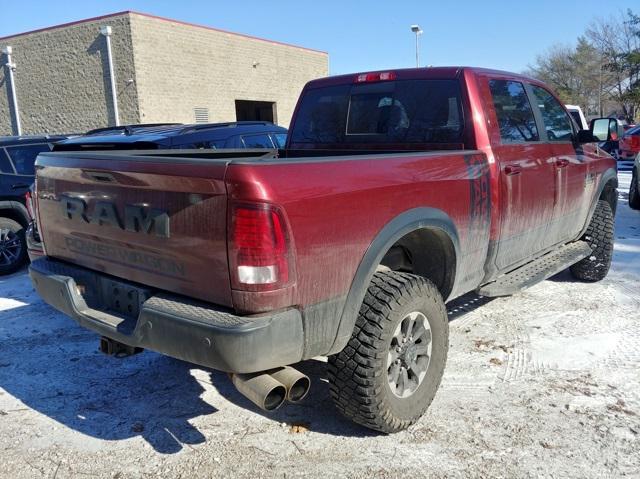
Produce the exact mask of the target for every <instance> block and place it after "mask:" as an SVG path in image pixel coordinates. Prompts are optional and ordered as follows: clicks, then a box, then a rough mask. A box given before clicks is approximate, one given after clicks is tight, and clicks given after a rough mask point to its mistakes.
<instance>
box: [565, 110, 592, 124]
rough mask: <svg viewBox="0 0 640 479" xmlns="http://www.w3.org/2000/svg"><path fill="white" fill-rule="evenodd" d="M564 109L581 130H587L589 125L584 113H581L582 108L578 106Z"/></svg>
mask: <svg viewBox="0 0 640 479" xmlns="http://www.w3.org/2000/svg"><path fill="white" fill-rule="evenodd" d="M565 107H566V108H567V111H568V112H569V113H570V114H571V116H572V117H573V119H574V120H575V122H576V124H577V125H578V126H579V127H580V129H581V130H588V129H589V124H588V123H587V119H586V118H585V116H584V113H582V108H580V107H579V106H578V105H565Z"/></svg>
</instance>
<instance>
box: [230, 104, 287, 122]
mask: <svg viewBox="0 0 640 479" xmlns="http://www.w3.org/2000/svg"><path fill="white" fill-rule="evenodd" d="M236 120H237V121H270V122H271V123H277V121H278V115H277V113H276V104H275V102H271V101H249V100H236Z"/></svg>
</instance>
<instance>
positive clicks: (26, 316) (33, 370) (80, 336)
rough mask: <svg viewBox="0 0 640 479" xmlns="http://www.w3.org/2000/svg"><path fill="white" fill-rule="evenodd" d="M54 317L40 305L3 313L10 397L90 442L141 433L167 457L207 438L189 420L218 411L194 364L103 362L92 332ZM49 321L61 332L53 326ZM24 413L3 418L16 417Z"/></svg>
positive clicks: (15, 410) (4, 375) (159, 359)
mask: <svg viewBox="0 0 640 479" xmlns="http://www.w3.org/2000/svg"><path fill="white" fill-rule="evenodd" d="M55 316H60V315H59V314H58V313H56V312H55V311H53V310H51V308H49V307H48V306H47V305H45V304H44V303H41V302H39V301H38V302H36V303H34V304H31V305H28V306H22V307H18V308H15V309H10V310H5V311H0V325H1V329H0V387H1V388H3V389H4V390H5V391H6V392H7V393H8V394H10V395H11V396H13V397H15V398H16V399H18V400H19V401H20V402H22V403H24V405H25V406H26V407H28V408H30V409H33V410H35V411H37V412H39V413H41V414H44V415H46V416H48V417H50V418H51V419H53V420H55V421H57V422H58V423H60V424H62V425H63V426H65V427H68V428H70V429H73V430H75V431H78V432H80V433H83V434H86V435H87V436H90V437H92V438H97V439H102V440H107V441H118V440H122V439H128V438H131V437H135V436H141V437H142V438H144V439H145V440H146V441H147V442H148V443H149V444H150V445H151V446H152V447H153V448H154V449H155V450H156V451H158V452H160V453H164V454H171V453H176V452H178V451H180V450H181V449H182V448H183V447H184V446H185V445H192V444H199V443H203V442H205V441H206V438H205V436H204V435H203V434H202V433H201V432H200V431H198V430H197V429H196V428H195V427H193V426H192V425H191V424H190V423H189V420H190V419H192V418H195V417H197V416H201V415H208V414H212V413H214V412H216V411H217V409H216V408H215V407H213V406H212V405H210V404H208V403H207V402H205V401H203V400H202V399H201V398H200V395H201V394H202V392H203V391H204V388H203V387H202V386H201V385H200V383H198V382H197V381H196V379H195V378H194V377H192V376H191V374H190V373H189V370H190V369H191V365H189V364H187V363H184V362H181V361H177V360H174V359H171V358H167V357H164V356H160V355H158V354H153V353H148V354H141V355H138V356H135V357H132V358H128V359H126V360H116V359H113V358H109V357H106V356H104V355H102V354H101V353H99V352H98V351H97V337H96V336H95V335H94V334H92V333H90V332H88V331H85V330H83V329H81V328H80V327H79V326H77V325H76V324H75V323H73V322H72V321H71V320H69V319H68V318H63V319H64V320H65V321H67V322H69V323H70V324H66V325H64V324H63V322H62V321H61V320H57V318H55ZM49 317H52V318H49ZM48 319H52V320H53V323H54V324H55V325H56V326H61V327H58V328H57V329H48V327H47V320H48ZM5 398H6V396H5ZM20 409H22V408H21V406H19V405H18V406H13V407H7V410H5V411H0V414H2V415H5V414H6V416H7V417H5V420H6V419H8V418H11V417H12V416H13V417H14V418H15V420H19V415H20V414H24V413H23V412H21V411H20ZM36 424H37V422H36ZM45 427H47V428H48V427H49V426H45ZM53 434H54V435H57V434H56V433H55V432H54V433H53ZM45 435H51V432H50V431H47V432H46V433H45ZM89 443H90V441H88V444H89ZM89 447H90V446H89Z"/></svg>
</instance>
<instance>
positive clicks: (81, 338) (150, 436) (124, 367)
mask: <svg viewBox="0 0 640 479" xmlns="http://www.w3.org/2000/svg"><path fill="white" fill-rule="evenodd" d="M21 301H22V302H25V301H31V304H26V305H24V306H19V307H15V308H13V309H8V310H3V311H0V387H2V388H3V389H4V390H5V391H6V392H7V393H8V394H10V395H11V396H13V397H15V398H16V399H18V400H19V401H20V402H22V403H24V405H25V406H27V407H28V408H30V409H33V410H35V411H37V412H39V413H41V414H44V415H46V416H48V417H49V418H51V419H53V420H55V421H57V422H58V423H60V424H62V425H63V426H65V427H67V428H70V429H72V430H75V431H78V432H80V433H82V434H85V435H87V436H89V437H91V438H96V439H101V440H107V441H119V440H124V439H128V438H132V437H136V436H141V437H142V438H143V439H144V440H146V441H147V442H148V443H149V444H150V445H151V446H152V447H153V449H154V450H156V451H157V452H159V453H163V454H173V453H176V452H179V451H180V450H182V449H183V447H185V446H189V445H196V444H201V443H204V442H205V441H206V440H207V437H205V435H204V434H203V433H202V432H201V431H199V430H198V429H197V428H196V427H194V426H193V425H191V424H190V420H192V419H194V418H196V417H199V416H203V415H210V414H213V413H216V412H217V411H218V409H217V408H215V407H214V406H212V405H211V404H209V403H208V402H206V401H204V400H203V399H202V398H201V395H202V393H203V392H204V388H203V386H202V385H201V384H200V383H199V382H198V381H197V380H196V378H195V377H193V376H192V375H191V373H190V370H191V369H193V368H195V367H196V366H193V365H191V364H188V363H185V362H182V361H179V360H175V359H172V358H169V357H165V356H161V355H159V354H156V353H152V352H145V353H143V354H139V355H136V356H133V357H130V358H127V359H123V360H118V359H114V358H110V357H107V356H104V355H103V354H101V353H100V352H98V351H97V345H98V338H97V336H96V335H95V334H93V333H92V332H89V331H85V330H84V329H82V328H80V327H79V326H78V325H76V324H75V323H74V322H73V321H72V320H71V319H69V318H66V317H64V316H63V315H61V314H59V313H57V312H56V311H54V310H53V309H52V308H50V307H49V306H48V305H46V304H45V303H43V302H42V301H40V300H39V299H38V298H37V297H36V296H35V295H31V294H29V295H28V296H27V298H24V297H23V298H21ZM486 302H488V299H486V298H479V297H477V296H473V295H471V296H470V295H467V296H465V297H463V298H460V299H459V300H456V301H455V302H454V303H452V304H450V305H449V312H450V314H449V316H450V319H455V318H457V317H459V316H461V315H463V314H465V313H467V312H469V311H472V310H474V309H476V308H477V307H479V306H482V305H483V304H486ZM298 368H299V369H300V371H302V372H303V373H305V374H307V375H308V376H309V377H310V378H311V381H312V386H311V391H310V393H309V395H308V396H307V398H305V400H304V401H302V402H301V403H299V404H288V405H285V406H283V407H281V408H280V409H278V410H277V411H275V412H272V413H264V412H262V411H260V410H259V409H258V408H257V407H256V406H254V405H253V404H252V403H251V402H250V401H249V400H247V399H246V398H245V397H244V396H242V395H241V394H240V393H239V392H238V391H237V390H236V389H235V388H234V386H233V385H232V384H231V381H230V380H229V378H228V377H227V375H226V374H224V373H221V372H217V371H212V370H209V371H208V372H209V374H210V376H211V383H212V384H213V386H214V387H215V388H216V390H217V391H218V393H219V394H220V395H221V396H223V397H224V398H225V399H227V400H229V401H230V402H232V403H234V404H236V405H238V406H240V407H242V408H245V409H247V410H250V411H252V412H255V413H257V414H261V415H264V416H265V417H267V418H269V419H270V420H272V421H275V422H278V423H286V424H287V425H292V424H301V425H303V426H305V427H307V428H308V429H310V430H311V431H314V432H319V433H325V434H331V435H337V436H355V437H368V436H375V435H378V433H376V432H374V431H370V430H368V429H366V428H364V427H361V426H359V425H357V424H354V423H352V422H350V421H349V420H347V419H346V418H343V417H342V416H341V415H340V414H339V412H338V411H337V410H336V409H335V408H334V406H333V403H332V401H331V398H330V396H329V385H328V382H327V379H326V363H325V362H323V361H320V360H310V361H305V362H303V363H301V364H299V365H298ZM6 409H7V410H5V411H0V414H3V415H4V414H6V415H7V416H9V417H11V415H14V414H16V415H18V414H21V413H22V412H20V411H19V410H14V409H12V407H7V408H6ZM15 409H21V408H20V407H19V406H18V407H16V408H15ZM223 414H224V413H223ZM216 423H217V424H216V425H215V427H208V428H207V435H209V436H213V435H215V434H216V428H218V427H225V426H223V425H220V424H219V423H218V421H216ZM226 432H228V431H226Z"/></svg>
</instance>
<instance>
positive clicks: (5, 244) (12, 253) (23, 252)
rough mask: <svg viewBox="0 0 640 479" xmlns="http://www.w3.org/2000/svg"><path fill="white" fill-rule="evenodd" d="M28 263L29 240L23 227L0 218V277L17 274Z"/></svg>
mask: <svg viewBox="0 0 640 479" xmlns="http://www.w3.org/2000/svg"><path fill="white" fill-rule="evenodd" d="M26 262H27V240H26V237H25V231H24V228H23V227H22V225H21V224H20V223H18V222H16V221H14V220H12V219H9V218H0V275H7V274H11V273H15V272H16V271H18V270H19V269H20V268H22V266H24V264H25V263H26Z"/></svg>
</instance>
